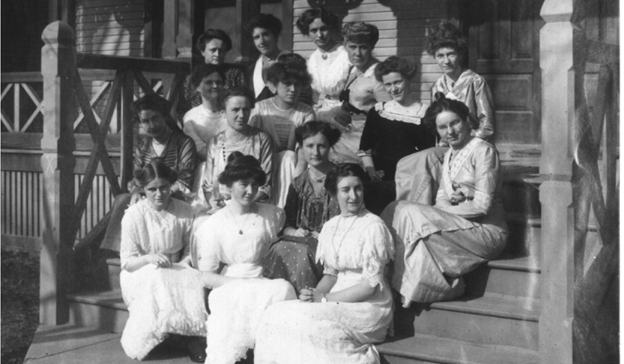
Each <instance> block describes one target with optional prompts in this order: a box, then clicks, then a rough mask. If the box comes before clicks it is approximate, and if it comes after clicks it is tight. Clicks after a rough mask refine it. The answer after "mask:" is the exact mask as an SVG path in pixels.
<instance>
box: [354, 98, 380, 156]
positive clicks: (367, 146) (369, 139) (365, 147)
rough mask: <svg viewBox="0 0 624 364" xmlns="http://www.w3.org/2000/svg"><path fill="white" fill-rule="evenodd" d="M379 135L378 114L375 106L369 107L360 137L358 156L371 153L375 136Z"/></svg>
mask: <svg viewBox="0 0 624 364" xmlns="http://www.w3.org/2000/svg"><path fill="white" fill-rule="evenodd" d="M377 135H379V114H378V113H377V110H375V108H374V107H373V108H371V109H370V111H369V112H368V115H367V116H366V123H365V124H364V131H363V132H362V138H361V139H360V150H359V151H358V156H360V157H363V156H367V155H369V156H370V155H371V154H372V151H373V149H374V148H375V140H376V136H377Z"/></svg>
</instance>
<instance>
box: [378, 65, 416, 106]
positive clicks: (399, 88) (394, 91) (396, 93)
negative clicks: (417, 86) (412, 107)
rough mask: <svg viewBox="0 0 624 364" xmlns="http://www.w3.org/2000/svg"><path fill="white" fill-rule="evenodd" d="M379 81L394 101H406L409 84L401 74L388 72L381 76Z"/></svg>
mask: <svg viewBox="0 0 624 364" xmlns="http://www.w3.org/2000/svg"><path fill="white" fill-rule="evenodd" d="M381 80H382V81H383V86H384V88H385V89H386V92H388V93H389V94H390V97H392V99H393V100H394V101H396V102H398V103H401V102H403V101H404V100H406V97H407V95H408V94H409V93H410V82H409V81H408V80H406V79H405V78H404V77H403V75H401V73H399V72H390V73H388V74H387V75H384V76H382V77H381Z"/></svg>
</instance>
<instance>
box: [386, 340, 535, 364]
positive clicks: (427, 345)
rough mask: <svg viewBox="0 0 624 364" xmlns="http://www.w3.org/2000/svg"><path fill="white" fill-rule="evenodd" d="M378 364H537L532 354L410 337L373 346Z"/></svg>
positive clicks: (495, 347)
mask: <svg viewBox="0 0 624 364" xmlns="http://www.w3.org/2000/svg"><path fill="white" fill-rule="evenodd" d="M377 349H378V350H379V352H380V353H381V355H382V361H381V362H382V364H425V363H426V364H429V363H440V364H442V363H443V364H518V363H522V364H537V363H539V357H538V355H537V352H536V351H534V350H527V349H522V348H517V347H510V346H500V345H486V344H474V343H469V342H465V341H458V340H452V339H447V338H440V337H436V336H431V335H423V334H414V335H412V336H408V337H396V338H391V339H389V340H387V341H386V342H384V343H383V344H380V345H377Z"/></svg>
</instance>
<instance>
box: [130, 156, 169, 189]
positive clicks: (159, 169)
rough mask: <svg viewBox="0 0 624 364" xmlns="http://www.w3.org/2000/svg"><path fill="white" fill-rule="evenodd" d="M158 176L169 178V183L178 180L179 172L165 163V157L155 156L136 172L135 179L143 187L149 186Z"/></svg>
mask: <svg viewBox="0 0 624 364" xmlns="http://www.w3.org/2000/svg"><path fill="white" fill-rule="evenodd" d="M156 178H162V179H165V180H167V182H169V184H174V183H175V181H177V180H178V173H177V172H176V171H174V170H173V169H171V168H169V167H167V165H165V162H164V159H163V158H154V159H152V161H151V162H150V163H148V164H146V165H145V166H143V168H141V169H139V170H138V171H135V172H134V181H135V183H136V184H137V185H139V186H141V187H145V186H147V185H148V184H149V183H150V182H152V181H153V180H155V179H156Z"/></svg>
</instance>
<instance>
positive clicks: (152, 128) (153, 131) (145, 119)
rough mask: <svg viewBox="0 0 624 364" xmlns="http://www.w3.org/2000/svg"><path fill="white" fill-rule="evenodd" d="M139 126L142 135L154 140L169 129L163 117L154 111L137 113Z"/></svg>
mask: <svg viewBox="0 0 624 364" xmlns="http://www.w3.org/2000/svg"><path fill="white" fill-rule="evenodd" d="M139 125H140V128H141V129H142V130H143V133H145V134H146V135H147V136H149V137H151V138H154V139H156V140H159V139H160V137H161V136H163V135H166V133H167V131H168V129H169V127H168V126H167V123H166V122H165V118H164V117H163V115H162V114H161V113H160V112H159V111H156V110H141V111H140V112H139Z"/></svg>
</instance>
